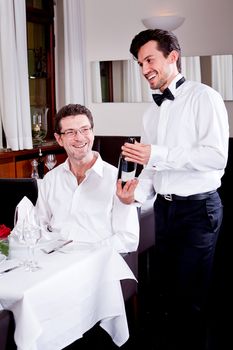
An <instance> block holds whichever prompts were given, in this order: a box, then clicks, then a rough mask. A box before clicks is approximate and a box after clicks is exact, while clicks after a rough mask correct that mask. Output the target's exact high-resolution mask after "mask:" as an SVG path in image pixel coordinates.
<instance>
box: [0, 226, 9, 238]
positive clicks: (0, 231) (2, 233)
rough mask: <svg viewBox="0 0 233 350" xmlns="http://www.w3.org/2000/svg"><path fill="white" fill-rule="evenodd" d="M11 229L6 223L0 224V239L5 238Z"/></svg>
mask: <svg viewBox="0 0 233 350" xmlns="http://www.w3.org/2000/svg"><path fill="white" fill-rule="evenodd" d="M10 232H11V229H10V228H9V227H7V226H6V225H0V239H5V238H7V236H9V234H10Z"/></svg>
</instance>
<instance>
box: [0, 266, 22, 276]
mask: <svg viewBox="0 0 233 350" xmlns="http://www.w3.org/2000/svg"><path fill="white" fill-rule="evenodd" d="M19 267H21V266H20V265H17V266H13V267H9V268H8V269H6V270H3V271H0V275H3V274H4V273H7V272H10V271H13V270H15V269H18V268H19Z"/></svg>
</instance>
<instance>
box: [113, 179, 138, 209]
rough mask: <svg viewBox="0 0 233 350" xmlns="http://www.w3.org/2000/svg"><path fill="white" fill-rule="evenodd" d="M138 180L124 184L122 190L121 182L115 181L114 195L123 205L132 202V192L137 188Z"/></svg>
mask: <svg viewBox="0 0 233 350" xmlns="http://www.w3.org/2000/svg"><path fill="white" fill-rule="evenodd" d="M137 184H138V180H137V179H133V180H129V181H127V182H126V184H125V185H124V187H123V188H122V181H121V180H118V181H117V191H116V194H117V196H118V198H119V199H120V201H121V202H122V203H124V204H131V203H133V202H134V191H135V188H136V187H137Z"/></svg>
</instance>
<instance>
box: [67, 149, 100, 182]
mask: <svg viewBox="0 0 233 350" xmlns="http://www.w3.org/2000/svg"><path fill="white" fill-rule="evenodd" d="M93 152H94V153H95V155H96V156H97V159H96V161H95V163H94V164H93V166H92V167H91V168H90V169H88V170H87V172H86V173H87V174H89V173H90V172H92V171H94V172H95V173H96V174H97V175H99V176H100V177H103V168H104V163H103V159H102V158H101V155H100V154H99V153H98V152H96V151H93ZM63 167H64V169H65V170H66V171H70V164H69V159H68V158H67V159H66V160H65V162H64V163H63Z"/></svg>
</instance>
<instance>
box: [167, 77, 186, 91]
mask: <svg viewBox="0 0 233 350" xmlns="http://www.w3.org/2000/svg"><path fill="white" fill-rule="evenodd" d="M182 76H183V75H182V74H180V73H179V74H177V76H176V77H175V78H174V79H173V80H172V82H171V83H170V85H169V86H168V88H169V90H170V91H171V92H172V94H173V95H174V96H175V95H176V83H177V81H178V80H180V79H181V78H182Z"/></svg>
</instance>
